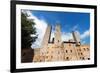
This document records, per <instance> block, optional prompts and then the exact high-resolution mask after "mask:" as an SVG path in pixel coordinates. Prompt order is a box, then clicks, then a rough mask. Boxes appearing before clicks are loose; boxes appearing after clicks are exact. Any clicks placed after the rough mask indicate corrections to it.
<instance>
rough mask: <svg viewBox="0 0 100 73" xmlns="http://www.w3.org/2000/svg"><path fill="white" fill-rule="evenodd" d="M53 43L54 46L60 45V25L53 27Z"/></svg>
mask: <svg viewBox="0 0 100 73" xmlns="http://www.w3.org/2000/svg"><path fill="white" fill-rule="evenodd" d="M54 43H55V44H56V45H61V29H60V25H59V24H57V25H56V27H55V40H54Z"/></svg>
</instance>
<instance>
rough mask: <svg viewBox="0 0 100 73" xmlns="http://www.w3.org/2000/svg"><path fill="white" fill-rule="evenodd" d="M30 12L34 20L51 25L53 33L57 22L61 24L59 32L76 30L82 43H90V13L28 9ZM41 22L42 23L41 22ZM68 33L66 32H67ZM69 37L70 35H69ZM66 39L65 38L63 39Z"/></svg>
mask: <svg viewBox="0 0 100 73" xmlns="http://www.w3.org/2000/svg"><path fill="white" fill-rule="evenodd" d="M28 11H29V12H30V13H31V17H35V19H36V20H40V21H41V20H42V22H43V21H44V22H45V23H46V24H48V25H51V26H52V27H53V29H52V33H54V32H53V31H54V27H55V25H56V24H57V23H59V24H60V26H61V33H62V36H63V33H66V34H64V35H66V36H65V37H68V36H67V35H70V33H72V31H78V32H79V33H80V37H81V42H82V43H83V44H90V34H89V32H90V30H89V29H90V14H89V13H82V12H81V13H79V12H58V11H57V12H56V11H36V10H28ZM41 24H42V23H41ZM67 33H68V34H67ZM69 37H70V36H69ZM65 41H66V40H65Z"/></svg>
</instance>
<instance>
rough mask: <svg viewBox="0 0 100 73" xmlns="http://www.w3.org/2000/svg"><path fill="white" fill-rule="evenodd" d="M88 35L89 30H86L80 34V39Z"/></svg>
mask: <svg viewBox="0 0 100 73" xmlns="http://www.w3.org/2000/svg"><path fill="white" fill-rule="evenodd" d="M88 36H90V31H89V30H86V31H85V32H84V33H83V34H81V39H85V38H86V37H88Z"/></svg>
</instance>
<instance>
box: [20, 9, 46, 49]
mask: <svg viewBox="0 0 100 73" xmlns="http://www.w3.org/2000/svg"><path fill="white" fill-rule="evenodd" d="M22 12H25V13H27V14H28V15H29V17H28V19H33V21H34V22H35V24H36V25H35V27H36V31H37V35H38V38H37V39H36V42H34V43H33V44H32V46H31V47H32V48H39V47H41V43H42V39H43V37H44V34H45V30H46V28H47V22H46V21H45V20H43V19H38V18H37V17H36V16H34V15H33V14H32V13H31V11H28V10H22ZM31 36H34V35H31Z"/></svg>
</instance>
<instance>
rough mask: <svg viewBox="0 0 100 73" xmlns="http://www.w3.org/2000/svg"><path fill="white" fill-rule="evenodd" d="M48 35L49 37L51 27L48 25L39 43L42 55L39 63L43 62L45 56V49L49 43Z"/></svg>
mask: <svg viewBox="0 0 100 73" xmlns="http://www.w3.org/2000/svg"><path fill="white" fill-rule="evenodd" d="M50 35H51V26H50V25H48V26H47V28H46V31H45V34H44V37H43V40H42V43H41V48H42V49H41V52H40V55H42V56H41V57H40V58H41V61H45V55H46V51H47V47H48V42H49V41H50Z"/></svg>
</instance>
